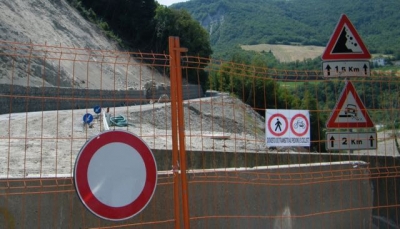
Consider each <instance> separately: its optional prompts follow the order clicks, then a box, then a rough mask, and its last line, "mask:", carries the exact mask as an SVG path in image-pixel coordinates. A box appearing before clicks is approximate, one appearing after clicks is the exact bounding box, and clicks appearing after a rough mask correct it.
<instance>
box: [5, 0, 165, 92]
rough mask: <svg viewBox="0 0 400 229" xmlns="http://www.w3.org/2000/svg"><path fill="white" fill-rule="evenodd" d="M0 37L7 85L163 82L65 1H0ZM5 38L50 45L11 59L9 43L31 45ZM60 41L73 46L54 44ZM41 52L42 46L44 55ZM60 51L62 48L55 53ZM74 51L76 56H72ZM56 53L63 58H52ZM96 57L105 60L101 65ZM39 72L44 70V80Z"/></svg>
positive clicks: (88, 85)
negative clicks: (23, 56)
mask: <svg viewBox="0 0 400 229" xmlns="http://www.w3.org/2000/svg"><path fill="white" fill-rule="evenodd" d="M0 41H2V42H0V54H1V55H0V66H2V67H1V70H0V83H5V84H9V83H10V82H11V80H13V84H18V85H28V84H29V85H31V86H35V85H38V86H42V85H45V86H51V85H60V86H67V87H68V86H74V87H81V88H102V89H119V88H122V89H123V88H127V87H132V88H140V87H141V85H143V84H144V83H143V82H146V81H148V80H150V79H152V78H153V79H155V80H156V81H159V82H160V81H163V82H164V83H166V82H165V80H166V79H165V77H163V76H162V75H160V74H159V73H155V72H154V71H153V70H151V69H148V68H147V67H143V66H141V67H140V66H139V65H138V64H137V62H136V61H135V60H133V59H132V58H131V57H130V56H128V55H126V54H124V53H120V52H117V53H116V52H115V50H118V47H117V45H116V44H115V43H114V42H112V41H110V40H109V39H108V38H107V37H106V36H105V35H104V34H102V33H101V31H100V30H99V29H98V28H97V27H96V26H95V25H93V24H91V23H89V22H88V21H86V20H85V19H83V18H82V16H81V15H80V14H79V13H78V12H77V11H76V10H75V9H74V8H72V7H71V6H69V5H68V4H67V3H66V1H65V0H29V1H27V0H13V1H7V0H0ZM4 41H6V42H4ZM11 42H19V43H30V42H31V43H33V44H40V45H44V44H46V45H47V46H53V47H52V48H49V47H46V48H43V47H38V46H34V47H33V50H34V51H33V55H36V56H37V57H38V58H32V59H27V58H11V57H10V54H11V53H10V52H11V51H10V50H13V49H14V48H15V47H16V48H17V49H22V48H24V49H27V50H29V51H30V49H32V46H26V45H25V46H23V45H22V46H21V45H15V44H13V43H11ZM60 46H62V47H68V48H74V47H75V48H77V49H66V48H64V49H62V48H57V47H60ZM44 49H46V50H44ZM98 50H109V52H104V51H102V52H100V51H98ZM35 51H36V52H35ZM44 51H47V52H46V55H45V54H44ZM27 52H28V51H27ZM60 52H63V53H64V54H63V56H61V57H60V54H59V53H60ZM35 53H36V54H35ZM65 53H71V54H70V56H68V55H66V54H65ZM19 54H22V55H25V54H27V53H23V52H20V53H19ZM44 56H46V59H44ZM76 56H78V59H76V60H75V59H74V58H75V57H76ZM104 56H107V58H108V59H104ZM59 58H62V59H65V60H62V61H58V60H57V59H59ZM68 59H69V60H68ZM13 60H15V62H13ZM72 60H75V61H72ZM101 61H103V62H108V63H107V64H101V63H100V62H101ZM115 63H118V64H115ZM13 65H15V67H14V66H13ZM127 65H129V66H128V68H127ZM43 75H46V79H45V80H44V81H43V79H42V78H43ZM99 76H101V79H100V78H99ZM12 78H13V79H12ZM56 79H57V80H56ZM59 79H60V80H59ZM114 82H115V84H114Z"/></svg>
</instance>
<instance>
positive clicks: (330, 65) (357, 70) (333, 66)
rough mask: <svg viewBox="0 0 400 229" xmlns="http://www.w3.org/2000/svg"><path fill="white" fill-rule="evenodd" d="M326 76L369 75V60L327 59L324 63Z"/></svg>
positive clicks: (323, 67)
mask: <svg viewBox="0 0 400 229" xmlns="http://www.w3.org/2000/svg"><path fill="white" fill-rule="evenodd" d="M322 70H323V71H324V77H357V76H361V77H369V76H371V70H370V65H369V61H325V62H323V63H322Z"/></svg>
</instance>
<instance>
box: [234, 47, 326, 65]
mask: <svg viewBox="0 0 400 229" xmlns="http://www.w3.org/2000/svg"><path fill="white" fill-rule="evenodd" d="M241 48H242V49H244V50H251V51H256V52H262V51H265V52H269V51H271V52H272V53H273V54H274V56H275V57H276V58H277V59H278V60H279V61H281V62H293V61H296V60H299V61H303V60H305V59H314V58H316V57H318V56H321V55H322V53H323V52H324V50H325V47H321V46H313V45H310V46H300V45H270V44H258V45H242V46H241Z"/></svg>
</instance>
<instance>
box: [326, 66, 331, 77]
mask: <svg viewBox="0 0 400 229" xmlns="http://www.w3.org/2000/svg"><path fill="white" fill-rule="evenodd" d="M325 69H326V72H327V73H328V76H330V75H331V66H329V64H328V65H327V66H326V68H325Z"/></svg>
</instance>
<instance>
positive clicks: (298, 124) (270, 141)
mask: <svg viewBox="0 0 400 229" xmlns="http://www.w3.org/2000/svg"><path fill="white" fill-rule="evenodd" d="M265 120H266V128H265V129H266V131H265V141H266V145H267V146H268V147H271V146H310V142H311V141H310V115H309V111H308V110H279V109H267V110H266V112H265Z"/></svg>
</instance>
